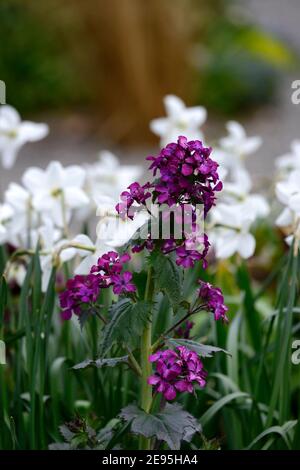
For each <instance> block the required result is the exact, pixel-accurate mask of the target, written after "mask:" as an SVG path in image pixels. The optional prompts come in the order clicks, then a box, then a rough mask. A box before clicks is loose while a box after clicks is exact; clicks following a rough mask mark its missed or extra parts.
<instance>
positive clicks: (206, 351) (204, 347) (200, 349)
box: [167, 338, 230, 357]
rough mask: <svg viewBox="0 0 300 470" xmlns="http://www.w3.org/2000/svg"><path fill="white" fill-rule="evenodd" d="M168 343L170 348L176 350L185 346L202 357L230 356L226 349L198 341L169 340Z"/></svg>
mask: <svg viewBox="0 0 300 470" xmlns="http://www.w3.org/2000/svg"><path fill="white" fill-rule="evenodd" d="M167 343H169V344H170V346H173V347H174V348H176V347H178V346H185V347H187V348H189V349H191V350H192V351H195V352H196V353H197V354H199V356H201V357H212V356H213V354H214V353H216V352H223V353H225V354H228V355H230V353H229V352H228V351H226V350H225V349H221V348H218V347H217V346H209V345H208V344H201V343H197V341H193V340H191V339H173V338H168V339H167Z"/></svg>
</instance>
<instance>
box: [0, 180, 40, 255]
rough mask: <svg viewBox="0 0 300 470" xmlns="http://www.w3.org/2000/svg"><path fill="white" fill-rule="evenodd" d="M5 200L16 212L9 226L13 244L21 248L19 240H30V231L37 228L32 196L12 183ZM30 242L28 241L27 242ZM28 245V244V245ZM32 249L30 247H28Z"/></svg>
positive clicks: (6, 192)
mask: <svg viewBox="0 0 300 470" xmlns="http://www.w3.org/2000/svg"><path fill="white" fill-rule="evenodd" d="M4 199H5V202H6V203H7V204H9V205H10V206H11V207H12V208H13V210H14V217H13V218H12V219H11V221H10V224H9V230H10V234H11V236H12V240H11V241H12V244H13V245H16V246H19V242H18V240H19V239H20V238H21V239H23V240H25V238H26V237H27V238H28V237H29V238H30V236H29V235H30V231H31V230H32V229H34V228H36V226H37V219H38V215H37V213H36V211H35V210H34V209H33V208H32V196H31V194H30V192H29V191H27V190H26V189H25V188H23V186H21V185H19V184H16V183H10V185H9V186H8V189H7V190H6V191H5V194H4ZM27 242H28V240H27ZM27 245H28V243H27ZM27 248H30V246H27Z"/></svg>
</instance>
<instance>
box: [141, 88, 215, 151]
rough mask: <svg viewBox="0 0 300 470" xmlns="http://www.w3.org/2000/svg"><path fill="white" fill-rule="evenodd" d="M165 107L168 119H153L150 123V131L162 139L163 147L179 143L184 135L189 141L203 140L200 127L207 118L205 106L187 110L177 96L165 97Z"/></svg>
mask: <svg viewBox="0 0 300 470" xmlns="http://www.w3.org/2000/svg"><path fill="white" fill-rule="evenodd" d="M164 105H165V109H166V113H167V117H165V118H157V119H153V120H152V121H151V122H150V129H151V130H152V132H153V133H154V134H156V135H158V136H159V137H160V138H161V141H160V143H161V146H162V147H164V146H165V145H167V144H168V143H170V142H177V139H178V137H179V136H180V135H184V136H185V137H187V139H188V140H203V134H202V132H201V131H200V127H201V126H202V125H203V124H204V122H205V121H206V117H207V112H206V109H205V108H203V106H193V107H191V108H187V107H186V106H185V104H184V102H183V101H182V100H181V99H180V98H178V97H177V96H175V95H167V96H165V98H164Z"/></svg>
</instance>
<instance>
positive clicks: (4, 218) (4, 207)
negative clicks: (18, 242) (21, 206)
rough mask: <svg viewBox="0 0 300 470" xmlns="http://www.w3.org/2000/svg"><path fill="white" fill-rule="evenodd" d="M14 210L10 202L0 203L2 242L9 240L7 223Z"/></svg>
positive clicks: (0, 241) (0, 235)
mask: <svg viewBox="0 0 300 470" xmlns="http://www.w3.org/2000/svg"><path fill="white" fill-rule="evenodd" d="M13 214H14V211H13V209H12V207H11V206H9V205H8V204H0V243H5V242H6V241H8V238H9V235H8V234H9V232H8V230H7V224H8V223H9V221H10V220H11V218H12V217H13Z"/></svg>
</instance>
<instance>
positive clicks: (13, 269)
mask: <svg viewBox="0 0 300 470" xmlns="http://www.w3.org/2000/svg"><path fill="white" fill-rule="evenodd" d="M26 272H27V271H26V268H25V266H24V264H21V263H18V262H13V263H12V264H11V265H10V266H9V269H7V282H15V283H16V284H17V285H18V286H19V287H22V285H23V282H24V279H25V277H26Z"/></svg>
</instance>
